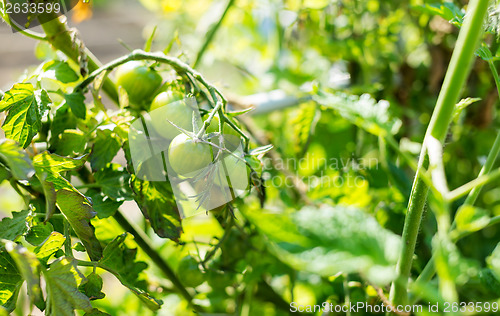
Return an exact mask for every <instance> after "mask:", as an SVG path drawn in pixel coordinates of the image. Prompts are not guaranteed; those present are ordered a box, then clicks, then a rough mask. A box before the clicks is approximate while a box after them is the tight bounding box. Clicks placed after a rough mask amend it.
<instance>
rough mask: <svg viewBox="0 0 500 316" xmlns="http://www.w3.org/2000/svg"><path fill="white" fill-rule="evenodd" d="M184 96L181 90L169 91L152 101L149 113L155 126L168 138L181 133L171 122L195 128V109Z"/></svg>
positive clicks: (189, 129)
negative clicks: (185, 100)
mask: <svg viewBox="0 0 500 316" xmlns="http://www.w3.org/2000/svg"><path fill="white" fill-rule="evenodd" d="M183 98H184V96H183V95H182V94H181V93H180V92H173V91H167V92H162V93H160V94H158V95H157V96H156V97H155V98H154V100H153V103H151V111H150V112H149V113H150V116H151V121H152V123H153V127H154V128H155V130H156V131H157V132H158V134H160V135H161V136H162V137H164V138H166V139H173V138H174V137H175V136H177V135H179V134H180V133H181V131H179V130H178V129H177V128H176V127H175V126H174V125H172V124H170V122H172V123H174V124H175V125H177V126H179V127H182V128H183V129H185V130H187V131H190V132H191V131H192V130H193V125H192V124H193V123H192V122H193V113H194V109H192V108H191V107H190V106H188V105H187V104H186V102H184V101H183ZM169 121H170V122H169ZM200 127H201V126H200Z"/></svg>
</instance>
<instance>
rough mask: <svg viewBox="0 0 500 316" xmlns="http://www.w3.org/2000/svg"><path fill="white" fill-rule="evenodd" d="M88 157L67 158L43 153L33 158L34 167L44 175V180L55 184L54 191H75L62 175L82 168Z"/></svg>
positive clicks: (38, 172)
mask: <svg viewBox="0 0 500 316" xmlns="http://www.w3.org/2000/svg"><path fill="white" fill-rule="evenodd" d="M87 157H88V156H87V155H84V156H80V157H78V158H67V157H62V156H58V155H55V154H50V153H48V152H43V153H41V154H38V155H36V156H35V157H34V158H33V165H34V166H35V170H36V172H37V174H40V175H43V177H42V179H44V180H45V181H47V182H51V183H53V184H54V189H56V190H59V189H73V186H72V185H71V184H70V183H69V182H68V180H66V179H65V178H64V177H63V176H61V175H60V173H61V172H67V171H73V170H77V169H79V168H81V167H82V166H83V165H84V164H85V162H86V159H87Z"/></svg>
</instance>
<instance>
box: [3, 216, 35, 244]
mask: <svg viewBox="0 0 500 316" xmlns="http://www.w3.org/2000/svg"><path fill="white" fill-rule="evenodd" d="M29 216H30V211H28V210H24V211H20V212H12V218H10V217H5V218H3V219H2V221H1V222H0V239H7V240H16V239H17V237H19V236H21V235H24V233H26V232H27V231H28V223H27V221H28V220H29Z"/></svg>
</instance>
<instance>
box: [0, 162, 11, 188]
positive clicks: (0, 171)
mask: <svg viewBox="0 0 500 316" xmlns="http://www.w3.org/2000/svg"><path fill="white" fill-rule="evenodd" d="M9 177H10V173H9V172H8V171H7V169H5V168H4V167H3V166H2V165H0V184H1V183H2V182H3V181H4V180H7V179H9Z"/></svg>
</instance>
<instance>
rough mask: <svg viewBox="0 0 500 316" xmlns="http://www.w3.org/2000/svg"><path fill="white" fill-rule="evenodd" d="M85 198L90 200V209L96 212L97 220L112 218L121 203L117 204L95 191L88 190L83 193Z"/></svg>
mask: <svg viewBox="0 0 500 316" xmlns="http://www.w3.org/2000/svg"><path fill="white" fill-rule="evenodd" d="M85 196H87V197H88V198H90V199H91V200H92V207H93V208H94V210H95V211H96V212H97V217H98V218H107V217H110V216H113V214H115V212H116V211H117V210H118V208H119V207H120V206H121V205H122V204H123V201H121V202H117V201H115V200H113V199H111V198H110V197H109V196H107V195H104V194H102V193H101V192H100V191H99V190H97V189H90V190H88V191H87V192H85Z"/></svg>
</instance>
